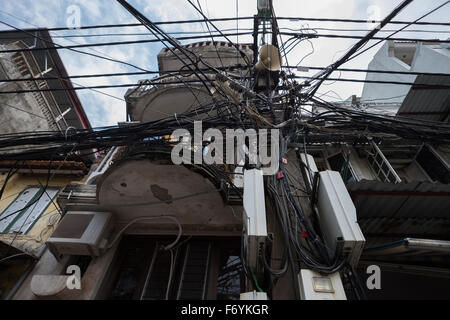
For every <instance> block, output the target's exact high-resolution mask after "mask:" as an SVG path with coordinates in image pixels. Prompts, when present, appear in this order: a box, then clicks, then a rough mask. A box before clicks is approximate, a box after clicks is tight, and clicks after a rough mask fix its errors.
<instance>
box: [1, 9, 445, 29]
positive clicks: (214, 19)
mask: <svg viewBox="0 0 450 320" xmlns="http://www.w3.org/2000/svg"><path fill="white" fill-rule="evenodd" d="M0 12H3V13H6V14H9V13H7V12H5V11H2V10H0ZM253 18H254V17H250V16H249V17H227V18H210V19H209V21H211V22H223V21H236V20H240V21H242V20H253ZM277 20H287V21H292V22H294V21H317V22H338V23H358V24H359V23H364V24H367V23H380V22H381V21H378V20H367V19H336V18H314V17H277ZM203 22H205V21H204V19H193V20H171V21H157V22H154V24H155V25H171V24H176V25H179V24H192V23H203ZM410 23H411V21H390V22H389V24H403V25H406V24H410ZM412 25H422V26H450V23H448V22H433V21H418V22H415V23H413V24H412ZM143 26H144V25H143V24H141V23H123V24H101V25H90V26H80V27H79V28H77V29H73V28H69V27H54V28H46V30H48V31H76V30H90V29H109V28H129V27H143Z"/></svg>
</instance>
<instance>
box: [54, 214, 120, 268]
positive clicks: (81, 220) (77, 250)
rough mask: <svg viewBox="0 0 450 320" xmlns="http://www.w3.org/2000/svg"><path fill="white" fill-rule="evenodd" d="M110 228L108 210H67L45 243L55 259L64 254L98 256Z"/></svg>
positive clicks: (111, 223)
mask: <svg viewBox="0 0 450 320" xmlns="http://www.w3.org/2000/svg"><path fill="white" fill-rule="evenodd" d="M112 229H113V216H112V214H111V213H109V212H87V211H69V212H67V213H66V214H65V215H64V217H63V218H62V219H61V221H60V222H59V225H58V227H57V228H56V230H55V231H54V232H53V234H52V236H51V237H50V238H49V239H48V240H47V242H46V243H47V245H48V247H49V249H50V251H51V252H52V253H53V255H54V256H55V257H56V258H57V259H59V258H60V257H61V255H65V254H67V255H80V256H83V255H86V256H92V257H98V256H100V255H102V253H103V251H104V250H105V248H106V244H107V239H108V237H109V235H110V233H111V231H112Z"/></svg>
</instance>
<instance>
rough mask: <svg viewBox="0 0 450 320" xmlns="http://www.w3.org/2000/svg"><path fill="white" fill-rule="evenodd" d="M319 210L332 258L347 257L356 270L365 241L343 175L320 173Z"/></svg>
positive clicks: (331, 172) (320, 220) (327, 172)
mask: <svg viewBox="0 0 450 320" xmlns="http://www.w3.org/2000/svg"><path fill="white" fill-rule="evenodd" d="M317 208H318V211H319V222H320V227H321V229H322V232H323V235H324V238H325V242H326V245H327V246H328V248H329V250H330V255H331V256H334V255H335V254H337V255H338V256H345V257H346V258H347V261H348V262H349V264H350V265H351V266H353V267H356V265H357V264H358V261H359V258H360V256H361V253H362V250H363V248H364V244H365V238H364V235H363V233H362V232H361V229H360V227H359V225H358V221H357V216H356V208H355V205H354V204H353V201H352V199H351V197H350V194H349V193H348V191H347V188H346V187H345V184H344V181H343V180H342V178H341V175H340V173H339V172H335V171H323V172H320V180H319V187H318V195H317ZM338 244H339V246H338ZM336 250H338V252H336Z"/></svg>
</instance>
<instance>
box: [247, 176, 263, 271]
mask: <svg viewBox="0 0 450 320" xmlns="http://www.w3.org/2000/svg"><path fill="white" fill-rule="evenodd" d="M244 231H245V232H244V234H245V237H246V239H245V240H244V241H246V243H247V250H246V257H247V264H248V265H249V267H250V268H251V269H252V271H254V272H256V273H257V275H261V274H262V273H263V269H264V268H263V266H262V265H261V263H260V256H261V255H262V250H265V244H266V238H267V222H266V203H265V198H264V181H263V174H262V170H256V169H255V170H245V171H244Z"/></svg>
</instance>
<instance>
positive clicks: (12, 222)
mask: <svg viewBox="0 0 450 320" xmlns="http://www.w3.org/2000/svg"><path fill="white" fill-rule="evenodd" d="M34 188H38V189H39V190H38V191H37V193H36V194H35V195H34V196H33V197H32V198H31V199H30V200H29V201H28V202H27V203H26V204H25V205H24V207H26V206H28V204H29V203H30V202H32V201H34V200H36V199H38V198H42V196H43V195H44V194H47V191H48V190H55V191H56V193H55V194H54V195H53V196H52V197H50V196H49V195H48V194H47V197H48V198H49V199H50V201H49V202H48V203H47V204H46V205H45V206H44V207H43V208H42V210H41V212H40V213H39V215H38V216H37V217H36V218H35V219H34V221H33V222H32V223H31V224H30V225H29V226H28V228H27V229H26V230H23V231H22V232H21V233H20V234H23V235H25V234H27V233H28V232H29V231H30V230H31V229H32V228H33V226H34V225H35V224H36V222H37V221H38V220H39V219H40V218H41V217H42V215H43V214H44V212H45V211H47V209H48V207H49V206H50V205H51V204H52V203H53V202H54V199H55V198H56V197H57V196H58V193H59V191H60V190H61V187H56V186H47V188H45V189H44V188H43V187H42V186H40V185H28V186H26V187H25V188H24V189H23V190H22V191H20V193H19V194H18V195H17V196H16V197H15V198H14V200H12V201H11V202H10V204H9V205H8V206H7V207H6V208H5V209H4V210H3V211H2V212H1V213H0V218H2V216H3V214H4V213H5V212H6V211H8V209H10V208H11V207H12V206H13V205H14V202H16V201H17V200H18V199H19V198H20V197H21V196H22V195H23V194H24V193H25V191H27V190H28V189H34ZM41 190H43V191H42V193H43V194H42V195H39V193H40V191H41ZM39 200H40V199H39ZM39 200H37V201H36V203H37V202H39ZM30 207H31V206H30ZM28 209H29V207H27V208H25V209H22V210H21V211H20V212H18V213H17V214H16V217H14V218H13V219H12V221H11V222H10V223H9V224H8V225H7V226H6V227H5V228H4V229H3V230H2V231H0V234H11V232H10V231H11V229H12V228H13V227H14V225H15V223H16V222H17V221H18V220H19V219H20V218H21V217H22V216H23V215H24V214H25V212H26V211H27V210H28Z"/></svg>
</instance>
